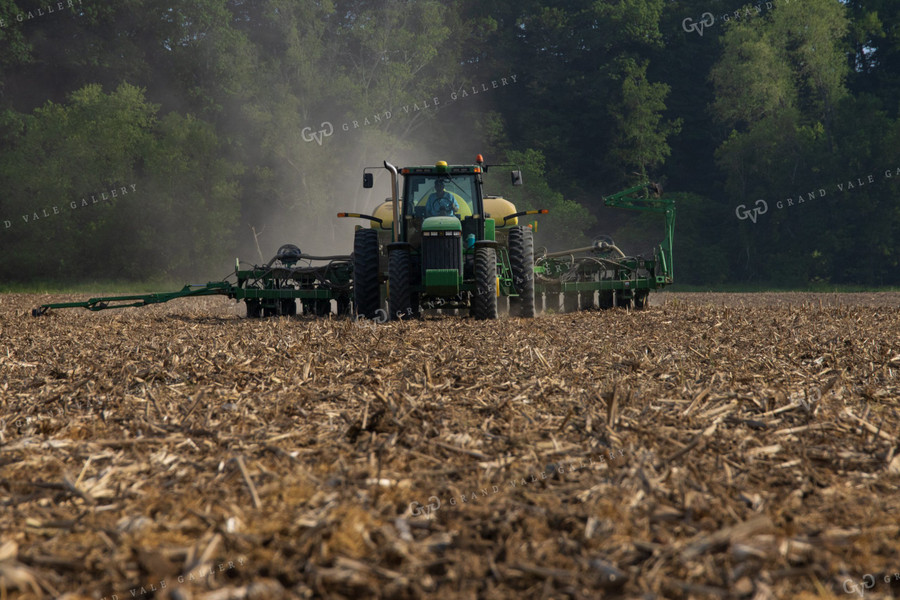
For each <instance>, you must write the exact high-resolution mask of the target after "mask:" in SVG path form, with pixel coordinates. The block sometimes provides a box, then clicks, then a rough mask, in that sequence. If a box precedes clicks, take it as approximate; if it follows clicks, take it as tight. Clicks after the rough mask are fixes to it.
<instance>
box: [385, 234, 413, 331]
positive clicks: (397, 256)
mask: <svg viewBox="0 0 900 600" xmlns="http://www.w3.org/2000/svg"><path fill="white" fill-rule="evenodd" d="M411 267H412V260H411V256H410V254H409V251H408V250H393V251H391V253H390V256H389V258H388V289H389V290H390V292H389V297H388V309H389V310H390V317H391V320H392V321H397V320H400V319H404V318H409V317H411V316H412V315H413V312H412V296H411V294H410V291H409V284H410V275H411Z"/></svg>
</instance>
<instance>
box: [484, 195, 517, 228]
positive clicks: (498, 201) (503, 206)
mask: <svg viewBox="0 0 900 600" xmlns="http://www.w3.org/2000/svg"><path fill="white" fill-rule="evenodd" d="M514 212H516V206H515V205H514V204H513V203H512V202H510V201H509V200H506V199H505V198H500V197H498V196H485V198H484V213H485V216H486V217H490V218H491V219H494V221H496V223H497V227H501V226H503V227H511V226H513V225H518V224H519V217H516V218H514V219H510V220H509V221H507V222H506V224H505V225H504V224H503V217H505V216H506V215H511V214H513V213H514Z"/></svg>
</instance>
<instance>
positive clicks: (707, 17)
mask: <svg viewBox="0 0 900 600" xmlns="http://www.w3.org/2000/svg"><path fill="white" fill-rule="evenodd" d="M715 22H716V18H715V17H714V16H713V14H712V13H710V12H705V13H703V14H702V15H700V20H699V21H698V22H696V23H695V22H694V20H693V19H692V18H691V17H687V18H686V19H685V20H683V21H682V22H681V28H682V29H684V31H685V32H686V33H690V32H692V31H696V32H697V33H699V34H700V37H703V29H704V28H706V27H712V26H713V23H715ZM688 23H690V24H688Z"/></svg>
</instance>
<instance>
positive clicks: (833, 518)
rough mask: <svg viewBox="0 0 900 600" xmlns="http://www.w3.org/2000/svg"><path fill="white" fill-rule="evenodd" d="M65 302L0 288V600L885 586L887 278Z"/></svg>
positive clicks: (897, 348) (896, 422)
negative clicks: (603, 304) (583, 290)
mask: <svg viewBox="0 0 900 600" xmlns="http://www.w3.org/2000/svg"><path fill="white" fill-rule="evenodd" d="M64 299H84V298H82V297H61V296H54V297H49V296H37V295H35V296H28V295H3V296H0V506H2V509H0V598H66V599H68V600H72V599H81V598H84V599H87V598H90V599H101V598H107V599H113V598H118V599H123V600H124V599H126V598H128V599H132V598H141V599H149V598H173V599H174V598H179V599H187V598H195V599H200V598H203V599H208V600H212V599H215V600H225V599H230V598H260V599H263V598H313V597H321V598H433V597H440V598H443V599H451V598H511V597H514V598H601V597H602V598H646V599H651V598H758V599H766V598H860V597H866V598H893V597H898V596H900V551H898V547H900V543H898V534H900V490H898V486H900V455H898V453H897V448H898V441H900V438H898V435H900V412H898V408H900V294H897V293H884V294H680V293H665V294H658V295H653V296H651V299H652V302H651V308H650V309H649V310H646V311H641V312H635V311H626V310H623V309H615V310H609V311H603V312H594V311H583V312H578V313H571V314H553V315H549V314H547V315H542V316H539V317H538V318H536V319H534V320H521V319H503V320H500V321H497V322H489V323H485V322H474V321H470V320H468V319H462V318H458V317H457V318H454V317H434V318H428V319H426V320H424V321H411V322H399V323H392V324H384V325H375V324H373V323H367V322H352V321H349V320H346V319H340V320H339V319H336V318H335V319H322V320H309V319H305V318H302V317H300V318H294V319H288V318H272V319H264V320H247V319H244V318H243V316H242V315H243V312H244V311H243V308H242V307H241V306H240V305H236V304H235V303H234V302H231V301H228V300H226V299H224V298H199V299H185V300H179V301H175V302H172V303H169V304H166V305H160V306H152V307H147V308H140V309H122V310H117V311H104V312H99V313H91V312H88V311H85V310H81V309H72V310H67V311H56V312H54V313H52V314H50V315H48V316H46V317H41V318H32V317H31V316H30V310H31V309H32V308H34V307H36V306H37V305H39V304H41V303H44V302H48V301H50V300H53V301H60V300H64ZM895 574H896V576H895Z"/></svg>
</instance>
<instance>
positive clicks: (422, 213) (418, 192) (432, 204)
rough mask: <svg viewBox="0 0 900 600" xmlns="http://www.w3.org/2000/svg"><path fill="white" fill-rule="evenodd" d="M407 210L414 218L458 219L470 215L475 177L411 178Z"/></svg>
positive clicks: (426, 176) (437, 176)
mask: <svg viewBox="0 0 900 600" xmlns="http://www.w3.org/2000/svg"><path fill="white" fill-rule="evenodd" d="M406 185H407V189H406V199H407V205H406V206H407V211H408V212H411V213H412V214H413V215H414V216H415V217H417V218H425V217H434V216H441V215H443V216H450V215H453V216H455V217H458V218H460V219H464V218H465V217H470V216H472V214H473V209H474V206H475V204H474V202H475V176H474V175H471V174H465V175H414V176H411V177H407V182H406Z"/></svg>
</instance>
